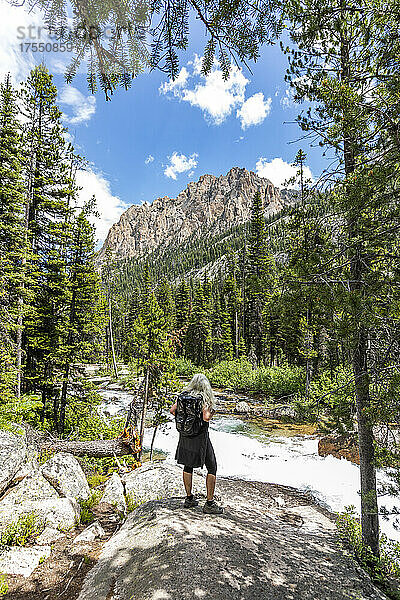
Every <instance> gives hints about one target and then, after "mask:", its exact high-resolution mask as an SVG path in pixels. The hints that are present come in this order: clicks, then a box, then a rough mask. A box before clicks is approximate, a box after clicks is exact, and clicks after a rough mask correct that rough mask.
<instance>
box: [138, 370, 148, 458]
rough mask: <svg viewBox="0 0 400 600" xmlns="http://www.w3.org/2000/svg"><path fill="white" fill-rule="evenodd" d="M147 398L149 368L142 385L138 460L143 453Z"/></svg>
mask: <svg viewBox="0 0 400 600" xmlns="http://www.w3.org/2000/svg"><path fill="white" fill-rule="evenodd" d="M148 396H149V367H147V369H146V379H145V384H144V397H143V408H142V418H141V421H140V453H139V459H140V458H141V456H142V452H143V436H144V424H145V420H146V412H147V399H148Z"/></svg>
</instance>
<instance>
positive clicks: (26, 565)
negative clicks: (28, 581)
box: [0, 546, 51, 577]
mask: <svg viewBox="0 0 400 600" xmlns="http://www.w3.org/2000/svg"><path fill="white" fill-rule="evenodd" d="M50 554H51V548H50V546H31V547H30V548H5V549H4V550H3V552H2V553H1V554H0V572H1V573H7V574H8V575H23V576H24V577H29V575H30V574H31V573H32V572H33V571H34V570H35V569H36V567H37V566H38V565H39V563H40V562H42V561H43V560H45V559H46V558H48V557H49V556H50Z"/></svg>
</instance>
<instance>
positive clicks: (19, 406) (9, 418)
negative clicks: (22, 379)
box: [0, 395, 47, 430]
mask: <svg viewBox="0 0 400 600" xmlns="http://www.w3.org/2000/svg"><path fill="white" fill-rule="evenodd" d="M42 408H43V404H42V401H41V400H40V399H39V396H36V395H26V396H22V397H21V398H14V399H13V400H12V401H10V402H4V403H3V402H1V403H0V429H7V430H12V427H13V425H12V424H13V423H22V421H24V422H26V423H29V424H30V425H32V426H33V427H35V428H37V429H46V428H47V427H46V426H47V423H46V425H45V426H43V424H42V423H41V421H40V413H41V411H42Z"/></svg>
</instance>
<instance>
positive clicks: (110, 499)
mask: <svg viewBox="0 0 400 600" xmlns="http://www.w3.org/2000/svg"><path fill="white" fill-rule="evenodd" d="M101 502H105V503H107V504H111V505H112V506H115V508H116V509H117V510H119V511H120V512H122V513H123V514H125V513H126V501H125V495H124V486H123V484H122V481H121V477H120V476H119V475H118V473H113V474H112V475H111V477H110V479H109V480H108V481H107V483H106V487H105V489H104V494H103V495H102V497H101Z"/></svg>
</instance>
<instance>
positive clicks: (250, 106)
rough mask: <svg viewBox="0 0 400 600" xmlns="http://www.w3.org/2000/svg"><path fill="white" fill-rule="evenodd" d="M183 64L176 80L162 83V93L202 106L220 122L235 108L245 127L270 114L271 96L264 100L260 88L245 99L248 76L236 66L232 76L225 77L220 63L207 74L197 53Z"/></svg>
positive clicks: (211, 117) (205, 114)
mask: <svg viewBox="0 0 400 600" xmlns="http://www.w3.org/2000/svg"><path fill="white" fill-rule="evenodd" d="M187 66H188V67H190V69H189V70H188V69H187V68H186V67H183V68H182V69H181V70H180V72H179V75H178V77H177V79H176V80H175V81H169V82H167V83H163V84H162V85H161V86H160V88H159V92H160V94H166V95H170V96H172V97H174V98H177V99H179V100H180V101H182V102H188V103H189V104H190V105H191V106H195V107H198V108H200V110H201V111H202V112H203V114H204V116H205V118H206V120H207V121H208V122H210V123H212V124H214V125H221V123H223V122H224V121H225V120H226V119H227V117H228V116H229V115H231V114H232V112H233V110H234V109H235V108H236V109H238V110H237V112H236V116H237V118H238V119H240V120H241V123H242V128H243V129H245V128H246V127H249V126H250V125H259V124H260V123H262V121H263V120H264V119H265V117H266V116H267V115H268V114H269V112H270V108H271V102H272V100H271V99H270V98H268V99H267V100H264V95H263V94H262V93H261V92H258V93H257V94H254V95H253V96H251V97H250V98H248V99H247V100H246V97H245V96H246V86H247V84H248V83H249V80H248V79H246V77H245V76H244V75H243V73H242V71H241V70H240V69H239V68H238V67H236V66H233V67H232V68H231V71H230V75H229V78H228V79H227V80H226V81H225V80H224V78H223V75H222V71H221V69H220V68H219V66H218V64H217V63H216V64H214V66H213V68H212V70H211V72H210V73H209V74H208V75H207V76H204V75H203V74H202V73H201V67H202V59H201V58H200V57H199V56H197V55H195V57H194V60H193V61H190V62H189V63H188V65H187Z"/></svg>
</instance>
